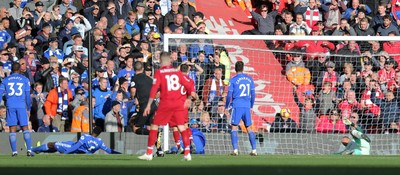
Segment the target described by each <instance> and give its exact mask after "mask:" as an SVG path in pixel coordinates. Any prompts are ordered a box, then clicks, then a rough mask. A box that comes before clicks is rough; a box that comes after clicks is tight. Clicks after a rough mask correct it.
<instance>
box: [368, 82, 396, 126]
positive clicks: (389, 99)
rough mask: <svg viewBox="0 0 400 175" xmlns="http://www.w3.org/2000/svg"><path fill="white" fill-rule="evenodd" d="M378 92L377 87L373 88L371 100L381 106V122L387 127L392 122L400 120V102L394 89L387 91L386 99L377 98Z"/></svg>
mask: <svg viewBox="0 0 400 175" xmlns="http://www.w3.org/2000/svg"><path fill="white" fill-rule="evenodd" d="M376 92H377V91H376V88H375V89H372V90H371V101H372V102H373V103H374V104H376V105H378V106H379V107H380V108H381V117H380V120H381V124H382V126H383V127H385V128H387V127H389V125H390V123H391V122H396V121H398V120H399V114H400V108H399V102H398V100H397V99H395V96H394V94H393V92H392V91H387V92H386V95H385V99H379V98H376V95H377V94H376Z"/></svg>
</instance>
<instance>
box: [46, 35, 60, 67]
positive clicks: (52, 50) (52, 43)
mask: <svg viewBox="0 0 400 175" xmlns="http://www.w3.org/2000/svg"><path fill="white" fill-rule="evenodd" d="M53 55H55V56H57V58H58V62H59V63H62V62H63V61H64V52H63V51H62V50H60V49H58V40H57V38H55V37H53V38H50V39H49V48H48V49H47V50H46V51H44V53H43V56H44V57H45V58H47V59H50V56H53Z"/></svg>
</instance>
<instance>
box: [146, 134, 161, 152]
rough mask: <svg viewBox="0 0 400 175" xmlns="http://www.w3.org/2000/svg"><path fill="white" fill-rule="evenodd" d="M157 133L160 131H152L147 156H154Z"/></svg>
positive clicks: (148, 140)
mask: <svg viewBox="0 0 400 175" xmlns="http://www.w3.org/2000/svg"><path fill="white" fill-rule="evenodd" d="M157 133H158V130H150V133H149V137H148V138H147V151H146V154H147V155H150V154H153V147H154V143H156V140H157Z"/></svg>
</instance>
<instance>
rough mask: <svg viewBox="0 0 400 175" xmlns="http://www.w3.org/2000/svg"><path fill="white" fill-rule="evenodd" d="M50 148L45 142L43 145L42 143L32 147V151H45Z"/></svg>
mask: <svg viewBox="0 0 400 175" xmlns="http://www.w3.org/2000/svg"><path fill="white" fill-rule="evenodd" d="M48 149H49V148H48V147H47V143H46V144H43V145H40V146H38V147H36V148H32V151H33V152H45V151H47V150H48Z"/></svg>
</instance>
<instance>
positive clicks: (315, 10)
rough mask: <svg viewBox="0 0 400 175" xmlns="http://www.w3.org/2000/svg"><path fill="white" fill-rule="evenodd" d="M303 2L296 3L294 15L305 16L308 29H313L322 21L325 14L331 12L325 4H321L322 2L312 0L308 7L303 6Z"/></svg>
mask: <svg viewBox="0 0 400 175" xmlns="http://www.w3.org/2000/svg"><path fill="white" fill-rule="evenodd" d="M302 3H303V2H300V1H296V2H295V3H294V6H295V7H294V9H293V11H294V13H295V14H303V16H304V18H305V19H306V23H307V25H308V27H311V28H312V27H313V26H314V25H315V24H316V23H317V22H318V21H320V20H321V19H323V18H322V16H323V13H324V12H327V11H329V7H328V6H326V5H325V4H321V2H320V1H317V0H310V1H309V3H308V6H303V5H304V4H302Z"/></svg>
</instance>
